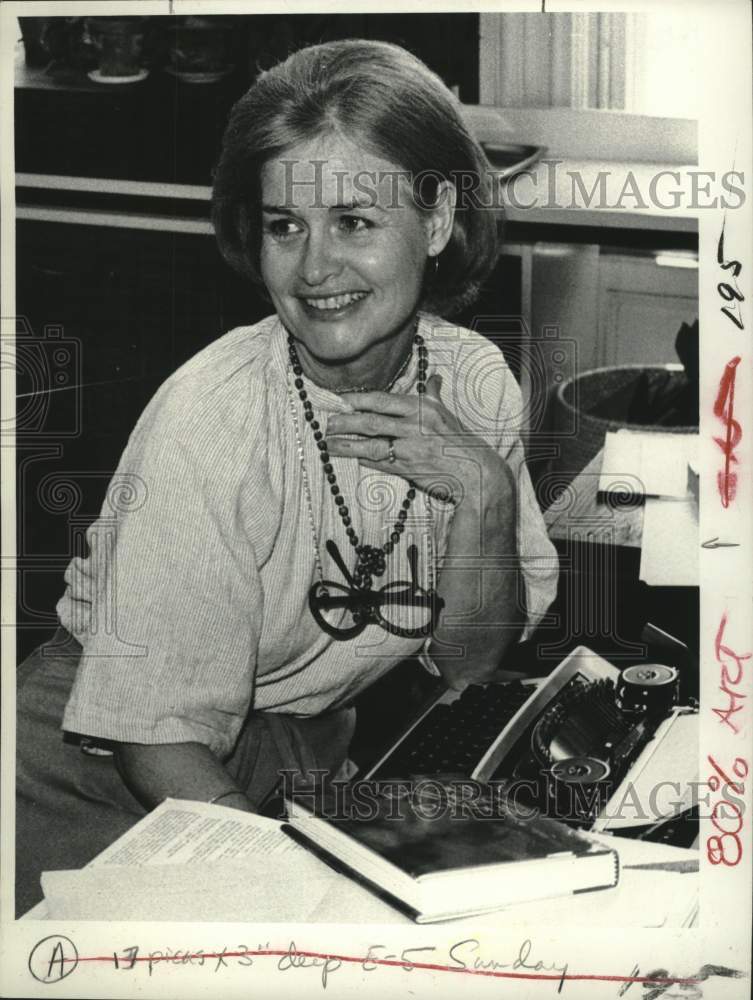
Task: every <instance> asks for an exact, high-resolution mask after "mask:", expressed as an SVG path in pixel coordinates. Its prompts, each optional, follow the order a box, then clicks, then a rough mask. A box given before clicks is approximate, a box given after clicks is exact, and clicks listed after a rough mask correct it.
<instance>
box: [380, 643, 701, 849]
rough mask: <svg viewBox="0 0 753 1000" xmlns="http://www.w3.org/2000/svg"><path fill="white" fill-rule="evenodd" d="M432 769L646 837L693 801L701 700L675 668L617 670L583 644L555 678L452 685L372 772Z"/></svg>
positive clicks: (588, 825) (407, 774) (577, 820)
mask: <svg viewBox="0 0 753 1000" xmlns="http://www.w3.org/2000/svg"><path fill="white" fill-rule="evenodd" d="M432 775H441V776H443V777H447V776H452V777H456V778H468V779H475V780H477V781H479V782H494V783H499V784H500V786H501V787H503V788H504V789H506V790H507V792H508V793H509V794H510V795H512V796H514V800H515V803H516V804H517V805H518V806H522V807H524V808H532V809H535V810H537V811H543V812H545V814H547V815H550V816H553V817H556V818H559V819H562V820H563V821H565V822H568V823H571V824H572V825H574V826H577V827H581V828H585V829H590V830H593V831H608V830H612V831H617V830H619V831H620V832H621V833H622V834H623V835H628V836H631V835H632V836H645V835H646V833H647V832H650V831H654V830H657V829H659V828H661V827H662V826H666V824H667V823H668V822H670V821H672V820H676V819H677V817H680V816H685V817H687V815H688V814H689V813H690V812H691V811H692V810H693V809H694V808H695V806H696V798H695V796H696V794H697V788H698V710H697V706H696V705H694V704H687V705H681V704H679V677H678V671H677V669H676V668H674V667H670V666H667V665H665V664H640V665H635V666H629V667H626V668H624V669H622V670H619V669H617V668H616V667H614V666H613V665H612V664H610V663H609V662H607V661H606V660H605V659H603V658H602V657H600V656H598V655H597V654H595V653H593V652H592V651H591V650H589V649H587V648H586V647H584V646H579V647H578V648H577V649H575V650H574V651H573V652H572V653H571V654H570V655H569V656H568V657H567V658H566V659H565V660H564V661H563V662H562V663H561V664H559V666H558V667H557V668H556V669H555V670H554V671H553V672H552V673H551V674H550V675H549V676H548V677H546V678H543V679H539V680H527V681H514V682H510V683H506V684H488V685H471V686H470V687H468V688H466V689H465V691H463V692H462V693H458V692H452V691H445V692H444V693H442V694H441V695H440V696H439V697H438V698H437V699H436V700H434V701H433V702H432V703H431V704H429V705H428V707H426V708H425V709H424V710H423V711H422V712H421V713H420V715H419V717H418V718H417V719H416V720H415V721H414V723H413V725H412V726H411V727H410V728H409V730H408V731H407V732H406V733H405V734H404V736H403V737H402V738H401V739H400V741H399V742H398V743H397V744H395V745H394V746H393V747H392V748H391V749H390V751H389V752H388V753H387V754H386V755H385V756H383V757H382V758H381V760H379V761H378V762H377V763H376V765H375V766H374V767H372V768H371V770H370V771H369V772H368V774H366V775H364V777H365V778H366V779H369V780H373V781H388V780H394V779H402V780H405V779H408V778H416V777H418V776H422V777H428V776H432ZM696 812H697V810H696ZM684 837H685V839H687V832H686V833H685V835H684ZM654 839H664V840H667V839H671V838H670V837H668V836H663V837H660V838H654ZM686 846H687V845H686Z"/></svg>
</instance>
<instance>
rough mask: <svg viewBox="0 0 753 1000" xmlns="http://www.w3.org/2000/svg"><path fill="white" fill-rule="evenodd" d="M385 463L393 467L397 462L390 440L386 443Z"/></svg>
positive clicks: (393, 446)
mask: <svg viewBox="0 0 753 1000" xmlns="http://www.w3.org/2000/svg"><path fill="white" fill-rule="evenodd" d="M387 461H388V462H389V463H390V465H393V464H394V463H395V462H396V461H397V455H396V454H395V442H394V441H393V439H392V438H389V439H388V441H387Z"/></svg>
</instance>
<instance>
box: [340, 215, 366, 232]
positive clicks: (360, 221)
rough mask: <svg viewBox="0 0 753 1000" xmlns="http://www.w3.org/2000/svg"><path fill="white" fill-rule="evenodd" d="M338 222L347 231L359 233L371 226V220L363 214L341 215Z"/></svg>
mask: <svg viewBox="0 0 753 1000" xmlns="http://www.w3.org/2000/svg"><path fill="white" fill-rule="evenodd" d="M338 222H339V224H340V228H341V229H343V230H344V231H345V232H346V233H359V232H363V231H364V230H366V229H370V228H371V222H369V220H368V219H364V218H363V216H361V215H341V216H340V218H339V220H338Z"/></svg>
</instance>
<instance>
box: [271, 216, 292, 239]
mask: <svg viewBox="0 0 753 1000" xmlns="http://www.w3.org/2000/svg"><path fill="white" fill-rule="evenodd" d="M264 231H265V232H267V233H269V235H270V236H272V237H274V239H276V240H284V239H285V238H286V237H289V236H295V235H296V233H299V232H300V231H301V229H300V226H298V225H297V224H296V223H295V222H293V220H292V219H272V221H271V222H268V223H267V225H266V226H265V227H264Z"/></svg>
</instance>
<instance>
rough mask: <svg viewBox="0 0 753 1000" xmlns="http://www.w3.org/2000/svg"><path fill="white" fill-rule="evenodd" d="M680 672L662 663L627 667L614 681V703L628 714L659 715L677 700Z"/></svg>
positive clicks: (657, 716) (663, 714)
mask: <svg viewBox="0 0 753 1000" xmlns="http://www.w3.org/2000/svg"><path fill="white" fill-rule="evenodd" d="M678 679H679V673H678V671H677V669H676V667H668V666H667V665H666V664H664V663H640V664H636V665H635V666H632V667H626V668H625V669H624V670H623V671H622V673H621V674H620V679H619V681H618V682H617V692H616V694H617V707H618V708H619V709H620V711H622V712H625V713H627V714H629V715H648V716H650V717H652V718H662V717H663V716H665V715H667V714H668V713H669V710H670V709H671V708H672V706H673V705H676V704H677V700H678V696H679V680H678Z"/></svg>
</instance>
